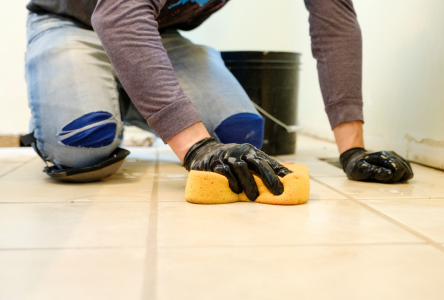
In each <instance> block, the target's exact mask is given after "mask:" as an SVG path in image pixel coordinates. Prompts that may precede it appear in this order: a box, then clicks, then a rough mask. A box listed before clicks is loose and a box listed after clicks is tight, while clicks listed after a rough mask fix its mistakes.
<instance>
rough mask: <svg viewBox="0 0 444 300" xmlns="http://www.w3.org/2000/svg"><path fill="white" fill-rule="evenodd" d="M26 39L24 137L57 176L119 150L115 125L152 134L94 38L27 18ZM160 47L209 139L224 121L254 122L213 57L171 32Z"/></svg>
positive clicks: (66, 22) (70, 25)
mask: <svg viewBox="0 0 444 300" xmlns="http://www.w3.org/2000/svg"><path fill="white" fill-rule="evenodd" d="M27 31H28V48H27V53H26V81H27V84H28V99H29V107H30V109H31V112H32V118H31V122H30V130H31V132H32V131H34V135H35V137H36V139H37V145H36V146H37V148H38V149H39V150H40V152H41V153H42V155H43V157H44V159H45V160H47V161H50V162H52V163H53V164H54V165H55V166H57V167H58V168H60V169H64V168H67V167H70V168H82V167H87V166H91V165H95V164H97V163H100V162H102V161H103V160H105V159H106V158H107V157H108V156H109V155H110V154H111V153H112V152H113V151H114V150H115V149H116V148H117V147H118V146H119V145H120V144H121V138H122V132H123V130H122V128H123V124H125V125H133V126H137V127H140V128H142V129H145V130H149V131H152V132H154V131H153V129H152V128H150V127H149V126H148V124H147V122H146V121H145V119H144V118H143V117H142V115H141V114H140V113H139V112H138V110H137V109H136V108H135V107H134V105H133V104H132V102H131V101H130V99H129V98H128V96H127V94H126V93H125V91H124V90H123V88H122V86H121V85H120V83H119V80H118V79H117V77H116V74H115V73H114V71H113V67H112V65H111V63H110V61H109V59H108V57H107V55H106V53H105V50H104V49H103V47H102V45H101V43H100V40H99V38H98V37H97V35H96V34H95V33H94V31H92V30H89V29H87V28H84V27H83V26H82V25H80V24H77V23H75V22H74V21H72V20H70V19H66V18H63V17H60V16H56V15H52V14H43V15H40V14H35V13H31V14H30V15H29V17H28V24H27ZM162 42H163V45H164V47H165V49H166V50H167V53H168V56H169V58H170V60H171V63H172V65H173V67H174V70H175V72H176V76H177V78H178V80H179V83H180V85H181V86H182V89H183V90H184V92H185V94H186V95H187V96H188V97H189V98H190V100H191V102H192V104H193V105H194V107H195V108H196V109H197V111H198V113H199V114H200V116H201V117H202V120H203V124H204V125H205V127H206V128H207V130H208V131H209V133H210V134H211V135H212V136H214V137H216V139H218V140H220V138H219V137H218V135H217V132H218V127H219V126H221V124H224V122H226V120H227V119H229V118H230V117H233V116H241V115H243V114H249V115H250V116H251V115H253V116H254V117H256V118H260V119H261V117H260V116H259V114H258V112H257V111H256V109H255V108H254V106H253V105H252V103H251V101H250V99H249V98H248V96H247V94H246V93H245V91H244V90H243V88H242V87H241V86H240V84H239V83H238V82H237V80H236V79H235V78H234V77H233V75H232V74H231V73H230V72H229V70H228V69H227V68H226V67H225V65H224V62H223V61H222V59H221V57H220V53H219V52H218V51H216V50H215V49H212V48H209V47H206V46H200V45H195V44H193V43H192V42H190V41H189V40H187V39H185V38H184V37H182V36H181V35H180V34H179V33H178V32H177V31H175V30H169V31H167V32H165V33H163V34H162ZM172 117H173V116H172ZM236 122H237V123H236ZM233 124H238V125H239V124H241V123H239V122H238V121H236V120H235V122H234V123H233ZM238 125H236V126H238ZM238 127H239V126H238ZM240 127H242V126H240ZM220 132H222V131H220ZM223 132H227V130H225V129H224V131H223ZM259 134H263V132H262V133H259ZM222 142H229V141H227V140H224V141H222ZM233 142H238V141H233ZM246 142H248V141H246Z"/></svg>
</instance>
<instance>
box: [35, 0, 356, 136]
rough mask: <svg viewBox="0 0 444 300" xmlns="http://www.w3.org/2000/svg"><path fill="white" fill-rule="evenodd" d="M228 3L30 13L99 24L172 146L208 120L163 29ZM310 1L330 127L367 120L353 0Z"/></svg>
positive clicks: (130, 89)
mask: <svg viewBox="0 0 444 300" xmlns="http://www.w3.org/2000/svg"><path fill="white" fill-rule="evenodd" d="M227 1H228V0H99V1H97V0H32V2H31V3H30V4H29V5H28V8H29V9H30V10H31V11H35V12H39V11H48V12H52V13H56V14H62V15H65V16H69V17H72V18H75V19H77V20H79V21H81V22H83V23H84V24H86V25H92V27H93V28H94V30H95V31H96V33H97V34H98V36H99V38H100V40H101V41H102V43H103V46H104V48H105V50H106V52H107V54H108V56H109V58H110V61H111V63H112V64H113V66H114V69H115V71H116V74H117V76H118V78H119V79H120V81H121V82H122V85H123V87H124V88H125V90H126V91H127V93H128V95H129V96H130V98H131V100H132V101H133V102H134V104H135V106H136V107H137V108H138V110H139V111H140V112H141V114H142V115H143V116H144V117H145V118H146V120H147V122H148V124H149V125H150V126H151V127H153V128H154V130H156V132H157V133H158V135H159V136H160V137H161V138H162V140H163V141H165V142H167V141H168V140H169V139H171V138H172V137H173V136H174V135H176V134H177V133H179V132H180V131H182V130H184V129H185V128H187V127H189V126H191V125H193V124H195V123H196V122H199V121H200V117H199V115H198V114H197V112H196V110H195V109H194V107H193V106H192V105H191V102H190V100H189V99H188V98H187V97H186V95H185V94H184V92H183V91H182V89H181V87H180V85H179V83H178V81H177V79H176V76H175V73H174V70H173V68H172V66H171V63H170V61H169V59H168V56H167V53H166V51H165V49H164V48H163V46H162V43H161V38H160V34H159V29H163V28H177V29H185V30H186V29H192V28H195V27H197V26H198V25H199V24H201V23H202V22H203V21H205V20H206V19H207V18H208V17H209V16H210V15H211V14H212V13H214V12H215V11H217V10H218V9H220V8H221V7H222V6H223V5H224V4H225V3H226V2H227ZM305 4H306V7H307V9H308V10H309V12H310V19H309V21H310V35H311V37H312V50H313V55H314V57H315V58H316V59H317V61H318V73H319V79H320V84H321V90H322V94H323V98H324V102H325V106H326V111H327V114H328V116H329V120H330V124H331V126H332V128H334V127H336V126H337V125H338V124H340V123H344V122H349V121H354V120H363V116H362V96H361V94H362V93H361V77H362V75H361V74H362V41H361V32H360V29H359V25H358V22H357V19H356V14H355V11H354V8H353V3H352V0H328V1H327V0H305ZM276 9H279V8H276ZM288 38H292V37H288Z"/></svg>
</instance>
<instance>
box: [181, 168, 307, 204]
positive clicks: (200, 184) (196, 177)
mask: <svg viewBox="0 0 444 300" xmlns="http://www.w3.org/2000/svg"><path fill="white" fill-rule="evenodd" d="M284 165H285V166H286V167H287V168H289V169H290V170H292V171H293V173H292V174H288V175H287V176H285V177H284V178H280V179H281V181H282V184H283V185H284V193H283V194H282V195H278V196H275V195H273V194H272V193H271V192H270V191H269V190H268V188H267V187H266V186H265V185H264V183H263V182H262V180H261V179H260V178H259V177H258V176H256V175H253V177H254V180H255V181H256V184H257V187H258V189H259V197H258V198H257V199H256V201H255V202H258V203H265V204H279V205H294V204H302V203H305V202H307V200H308V196H309V194H310V179H309V175H308V168H307V166H304V165H300V164H294V163H290V164H284ZM185 199H186V200H187V201H188V202H191V203H199V204H222V203H232V202H238V201H245V202H252V201H250V200H249V199H248V198H247V196H246V195H245V193H244V192H243V193H241V194H239V195H238V194H236V193H233V192H232V191H231V189H230V187H229V186H228V179H226V178H225V177H224V176H222V175H219V174H216V173H213V172H203V171H191V172H190V174H189V176H188V181H187V186H186V188H185Z"/></svg>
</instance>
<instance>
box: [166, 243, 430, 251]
mask: <svg viewBox="0 0 444 300" xmlns="http://www.w3.org/2000/svg"><path fill="white" fill-rule="evenodd" d="M411 245H428V243H426V242H422V243H421V242H416V243H415V242H405V243H361V244H358V243H344V244H288V245H214V246H163V247H159V248H158V249H179V250H180V249H203V248H274V247H288V248H292V247H330V246H333V247H341V246H411Z"/></svg>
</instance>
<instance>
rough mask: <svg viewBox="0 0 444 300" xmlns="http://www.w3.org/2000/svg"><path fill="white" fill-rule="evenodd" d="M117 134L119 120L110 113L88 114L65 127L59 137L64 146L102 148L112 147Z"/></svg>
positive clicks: (58, 134)
mask: <svg viewBox="0 0 444 300" xmlns="http://www.w3.org/2000/svg"><path fill="white" fill-rule="evenodd" d="M116 132H117V120H116V118H115V117H114V116H113V115H112V114H111V113H109V112H104V111H98V112H92V113H88V114H86V115H83V116H81V117H80V118H78V119H76V120H74V121H72V122H71V123H69V124H68V125H66V126H64V127H63V128H62V129H61V130H60V131H59V132H58V133H57V137H58V138H59V142H60V143H61V144H62V145H66V146H71V147H83V148H101V147H105V146H108V145H111V144H112V143H113V142H114V140H115V138H116Z"/></svg>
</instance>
